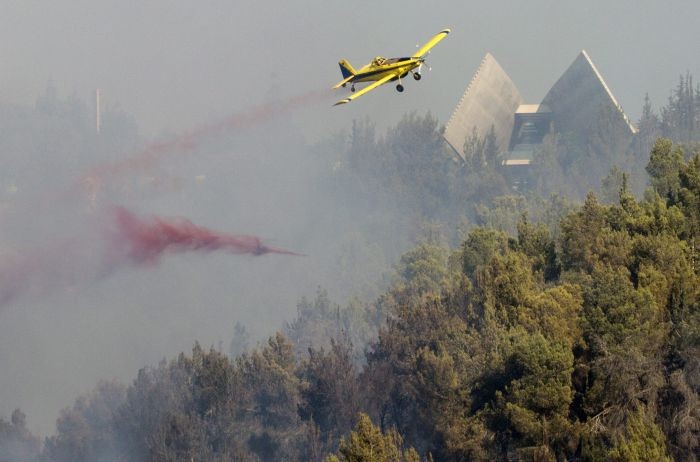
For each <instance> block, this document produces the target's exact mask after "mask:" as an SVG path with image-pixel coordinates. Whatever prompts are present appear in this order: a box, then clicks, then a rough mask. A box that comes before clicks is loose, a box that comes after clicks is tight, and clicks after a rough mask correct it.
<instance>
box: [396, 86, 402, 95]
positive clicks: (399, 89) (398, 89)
mask: <svg viewBox="0 0 700 462" xmlns="http://www.w3.org/2000/svg"><path fill="white" fill-rule="evenodd" d="M396 91H398V92H399V93H401V92H402V91H403V85H401V84H398V85H396Z"/></svg>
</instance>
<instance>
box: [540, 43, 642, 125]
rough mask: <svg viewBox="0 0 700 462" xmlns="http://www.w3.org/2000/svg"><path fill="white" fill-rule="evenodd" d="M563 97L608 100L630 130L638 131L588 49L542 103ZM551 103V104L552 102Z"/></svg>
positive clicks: (570, 66)
mask: <svg viewBox="0 0 700 462" xmlns="http://www.w3.org/2000/svg"><path fill="white" fill-rule="evenodd" d="M561 98H565V99H569V98H575V99H576V100H577V104H581V105H586V103H589V104H590V102H591V101H593V100H599V101H600V102H602V101H603V100H607V101H609V102H610V103H612V105H613V106H614V107H615V108H616V109H617V111H618V112H619V113H620V115H621V116H622V118H623V120H624V123H625V124H626V125H627V127H628V128H629V130H630V131H631V132H632V133H636V132H637V129H636V128H635V127H634V126H633V125H632V123H631V122H630V120H629V118H628V117H627V114H625V111H624V110H623V109H622V106H621V105H620V103H618V102H617V99H616V98H615V95H613V93H612V91H611V90H610V87H608V84H607V83H605V79H603V76H602V75H601V73H600V72H599V71H598V68H597V67H596V65H595V64H594V63H593V60H592V59H591V57H590V55H589V54H588V52H587V51H586V50H581V52H580V53H579V54H578V56H577V57H576V59H574V61H573V62H572V63H571V65H569V67H568V68H567V69H566V71H564V73H563V74H562V75H561V77H559V80H557V82H556V83H555V84H554V85H553V86H552V88H551V89H550V90H549V92H548V93H547V95H546V96H545V97H544V99H543V100H542V103H544V104H549V103H550V102H551V100H552V99H561ZM549 105H550V106H551V104H549ZM556 105H557V104H556V103H555V106H556Z"/></svg>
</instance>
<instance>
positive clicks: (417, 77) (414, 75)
mask: <svg viewBox="0 0 700 462" xmlns="http://www.w3.org/2000/svg"><path fill="white" fill-rule="evenodd" d="M421 77H422V75H420V73H418V72H414V73H413V78H414V79H415V80H420V78H421Z"/></svg>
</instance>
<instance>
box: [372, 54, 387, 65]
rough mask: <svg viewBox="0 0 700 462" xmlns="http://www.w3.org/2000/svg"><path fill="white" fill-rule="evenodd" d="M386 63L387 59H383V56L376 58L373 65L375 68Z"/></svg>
mask: <svg viewBox="0 0 700 462" xmlns="http://www.w3.org/2000/svg"><path fill="white" fill-rule="evenodd" d="M385 62H386V58H384V57H382V56H377V57H376V58H374V59H373V60H372V65H374V66H381V65H382V64H384V63H385Z"/></svg>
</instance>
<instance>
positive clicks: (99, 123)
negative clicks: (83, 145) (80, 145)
mask: <svg viewBox="0 0 700 462" xmlns="http://www.w3.org/2000/svg"><path fill="white" fill-rule="evenodd" d="M100 128H102V111H101V110H100V89H99V88H98V89H97V90H95V131H97V133H100Z"/></svg>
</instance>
